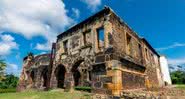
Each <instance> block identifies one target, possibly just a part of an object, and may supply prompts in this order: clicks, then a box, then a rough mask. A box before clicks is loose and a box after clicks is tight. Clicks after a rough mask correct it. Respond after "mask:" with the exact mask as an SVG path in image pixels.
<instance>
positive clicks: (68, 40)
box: [17, 7, 164, 96]
mask: <svg viewBox="0 0 185 99" xmlns="http://www.w3.org/2000/svg"><path fill="white" fill-rule="evenodd" d="M23 61H24V64H23V70H22V74H21V77H20V82H19V86H18V88H17V89H18V91H22V90H25V89H30V88H35V89H54V88H63V89H66V90H72V89H73V88H74V87H77V86H86V87H91V88H92V92H95V93H104V94H111V95H114V96H120V95H121V93H122V91H123V90H128V89H142V88H150V87H161V86H163V85H164V83H163V81H162V79H161V78H162V75H161V70H160V64H159V54H158V53H157V52H156V51H155V50H154V49H153V48H152V46H151V45H150V44H149V43H148V42H147V40H146V39H144V38H140V37H139V36H138V35H137V34H136V33H135V32H134V31H133V30H132V29H131V28H130V27H129V26H128V25H127V24H126V23H125V22H123V21H122V20H121V18H120V17H118V16H117V15H116V14H115V13H114V11H113V10H112V9H110V8H109V7H105V8H104V9H103V10H101V11H99V12H98V13H96V14H94V15H93V16H91V17H89V18H87V19H86V20H84V21H82V22H80V23H79V24H77V25H75V26H73V27H71V28H70V29H68V30H66V31H65V32H63V33H61V34H60V35H58V36H57V42H56V43H54V44H53V47H52V51H51V53H50V54H44V55H39V56H35V57H34V56H27V57H26V58H25V59H24V60H23Z"/></svg>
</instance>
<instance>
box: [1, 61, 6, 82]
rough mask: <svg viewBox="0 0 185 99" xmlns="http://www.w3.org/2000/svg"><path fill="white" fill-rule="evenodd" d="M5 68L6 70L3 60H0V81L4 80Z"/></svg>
mask: <svg viewBox="0 0 185 99" xmlns="http://www.w3.org/2000/svg"><path fill="white" fill-rule="evenodd" d="M5 68H6V63H5V62H4V60H0V81H1V80H3V79H4V74H5V72H4V70H5Z"/></svg>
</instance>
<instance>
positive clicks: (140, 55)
mask: <svg viewBox="0 0 185 99" xmlns="http://www.w3.org/2000/svg"><path fill="white" fill-rule="evenodd" d="M138 48H139V50H138V51H139V57H142V49H141V44H138Z"/></svg>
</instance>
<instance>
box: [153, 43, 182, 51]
mask: <svg viewBox="0 0 185 99" xmlns="http://www.w3.org/2000/svg"><path fill="white" fill-rule="evenodd" d="M176 47H185V43H174V44H172V45H169V46H166V47H161V48H156V50H157V51H164V50H168V49H172V48H176Z"/></svg>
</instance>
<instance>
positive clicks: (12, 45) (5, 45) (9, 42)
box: [0, 34, 19, 56]
mask: <svg viewBox="0 0 185 99" xmlns="http://www.w3.org/2000/svg"><path fill="white" fill-rule="evenodd" d="M18 46H19V45H18V44H17V43H16V42H15V41H14V38H13V37H12V36H11V35H8V34H4V35H0V55H1V56H4V55H8V54H10V53H11V51H12V50H13V49H18Z"/></svg>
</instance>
